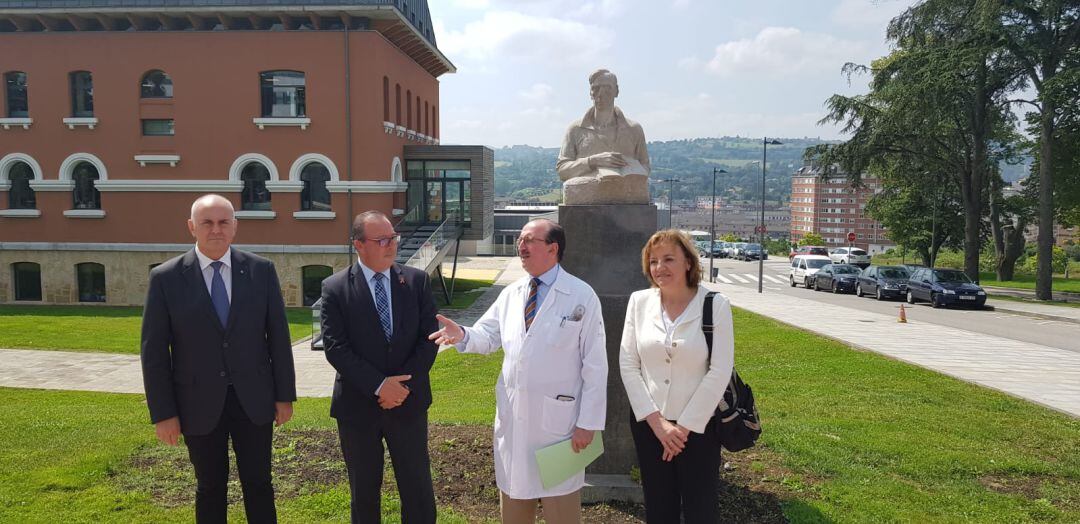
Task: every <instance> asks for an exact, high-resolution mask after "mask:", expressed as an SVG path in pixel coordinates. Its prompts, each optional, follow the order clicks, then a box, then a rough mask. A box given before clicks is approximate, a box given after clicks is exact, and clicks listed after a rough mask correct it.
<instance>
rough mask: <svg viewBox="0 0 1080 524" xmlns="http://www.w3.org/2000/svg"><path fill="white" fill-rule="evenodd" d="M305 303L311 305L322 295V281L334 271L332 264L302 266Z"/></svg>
mask: <svg viewBox="0 0 1080 524" xmlns="http://www.w3.org/2000/svg"><path fill="white" fill-rule="evenodd" d="M300 272H301V275H302V276H301V287H302V288H303V293H304V305H305V306H311V305H313V304H315V302H317V301H318V300H319V297H321V296H322V281H323V280H324V279H325V278H326V277H328V276H330V275H331V274H333V273H334V270H333V269H331V268H330V266H304V267H302V268H300Z"/></svg>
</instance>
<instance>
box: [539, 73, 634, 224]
mask: <svg viewBox="0 0 1080 524" xmlns="http://www.w3.org/2000/svg"><path fill="white" fill-rule="evenodd" d="M589 94H590V96H591V97H592V101H593V106H592V108H590V109H589V110H588V111H587V112H586V113H585V116H584V117H582V118H581V120H578V121H576V122H574V123H572V124H570V128H569V129H567V130H566V136H565V137H564V138H563V143H562V149H560V150H559V160H558V162H557V163H556V164H555V170H556V171H558V172H559V178H560V179H561V180H562V181H563V203H565V204H568V205H580V204H648V203H649V169H650V168H649V152H648V151H647V150H646V149H645V132H644V131H643V130H642V129H641V126H640V125H638V124H637V123H636V122H633V121H631V120H628V119H627V118H626V117H625V116H623V113H622V111H621V110H620V109H619V108H618V107H615V97H617V96H619V82H618V79H617V78H616V77H615V74H614V73H612V72H611V71H608V70H607V69H600V70H598V71H596V72H594V73H593V74H591V75H589Z"/></svg>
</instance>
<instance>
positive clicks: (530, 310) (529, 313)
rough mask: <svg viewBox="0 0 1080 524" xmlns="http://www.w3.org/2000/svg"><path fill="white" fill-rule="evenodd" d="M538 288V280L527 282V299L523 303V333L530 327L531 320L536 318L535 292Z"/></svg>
mask: <svg viewBox="0 0 1080 524" xmlns="http://www.w3.org/2000/svg"><path fill="white" fill-rule="evenodd" d="M539 287H540V279H539V278H535V277H534V278H533V279H532V281H530V282H529V298H528V299H527V300H526V301H525V331H528V330H529V328H530V327H532V322H533V319H534V318H536V308H537V304H536V290H537V288H539Z"/></svg>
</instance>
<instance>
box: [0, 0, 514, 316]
mask: <svg viewBox="0 0 1080 524" xmlns="http://www.w3.org/2000/svg"><path fill="white" fill-rule="evenodd" d="M0 49H2V50H3V52H0V75H2V81H3V85H2V89H0V95H2V96H0V302H12V301H20V302H22V301H26V302H37V303H74V302H90V303H94V302H97V303H106V304H117V305H119V304H139V303H141V302H142V300H143V294H144V292H145V291H144V290H145V284H146V282H147V280H148V273H149V269H150V268H151V267H152V266H153V265H156V264H158V263H160V262H162V261H164V260H166V259H168V258H170V257H172V256H175V255H177V254H179V253H182V252H183V251H186V250H188V249H190V248H191V245H192V239H191V237H190V235H189V234H188V232H187V229H186V226H185V224H184V221H185V219H186V216H187V214H188V209H189V206H190V204H191V202H192V201H193V200H194V199H195V198H196V197H198V196H199V195H201V194H205V193H219V194H222V195H224V196H226V197H227V198H229V199H230V200H232V202H233V204H234V206H235V207H236V209H237V211H238V212H237V217H238V219H239V220H240V225H239V232H238V235H237V242H238V244H239V245H240V247H242V248H246V249H250V250H252V251H255V252H257V253H260V254H263V255H265V256H268V257H270V258H271V259H273V260H274V262H275V263H276V264H277V266H278V271H279V275H280V277H281V280H282V288H283V292H284V294H285V299H286V303H288V304H289V305H300V304H307V303H310V302H312V301H313V300H314V298H317V296H318V287H319V283H320V282H321V279H322V278H323V277H325V276H326V275H328V274H329V273H330V272H332V271H333V270H336V269H339V268H341V267H344V266H345V265H347V264H348V263H350V262H351V260H352V255H351V246H350V245H349V242H348V235H349V226H350V222H351V217H352V216H353V215H354V214H356V213H358V212H361V211H364V210H368V209H377V210H381V211H383V212H385V213H386V214H387V215H391V216H394V217H397V219H398V220H401V221H402V223H401V224H400V227H401V229H403V230H404V231H405V232H406V233H416V234H417V235H420V234H421V233H430V232H431V231H432V230H433V229H434V228H436V227H438V226H440V225H443V224H445V223H447V221H448V220H450V221H451V222H453V223H452V224H451V226H453V227H452V229H454V235H453V237H454V238H453V240H454V241H455V242H456V241H458V240H460V241H462V243H463V244H465V243H468V242H469V241H477V240H481V239H485V238H488V237H490V236H491V234H492V231H493V220H492V217H491V210H492V208H493V202H492V198H491V194H492V192H493V187H494V183H493V182H494V180H493V176H494V175H493V163H494V158H493V153H492V152H491V150H490V149H487V148H483V147H475V146H453V147H447V146H441V145H439V142H440V141H439V136H440V132H439V130H440V119H439V107H440V100H439V81H438V78H439V77H440V76H441V75H443V74H446V73H450V72H454V66H453V64H452V63H451V62H450V61H449V60H448V59H447V58H446V57H445V56H444V55H443V54H442V53H441V52H440V51H439V49H438V47H437V45H436V41H435V37H434V34H433V29H432V24H431V16H430V13H429V11H428V5H427V2H426V1H425V0H308V1H286V0H274V1H265V0H264V1H258V0H20V1H18V2H4V3H2V4H0ZM447 228H451V227H450V226H447ZM421 230H422V231H421ZM447 238H449V237H447ZM425 241H426V237H425V238H418V239H414V242H413V244H409V240H408V239H407V240H406V241H404V242H403V244H402V248H403V258H402V262H403V263H405V262H410V258H409V257H410V256H411V255H412V248H415V250H419V248H420V247H422V246H423V245H424V242H425ZM409 245H412V248H410V249H405V248H406V247H409ZM438 247H442V244H440V246H438ZM467 250H468V248H467V247H464V248H463V251H467ZM428 251H430V249H429V250H428ZM429 255H430V253H429ZM428 258H429V259H428V260H426V261H424V263H423V264H421V265H425V267H427V268H428V269H431V267H433V266H429V265H426V264H428V263H432V264H437V262H438V260H436V259H434V258H432V257H431V256H429V257H428ZM413 262H415V261H413ZM414 265H415V264H414Z"/></svg>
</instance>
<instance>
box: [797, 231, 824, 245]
mask: <svg viewBox="0 0 1080 524" xmlns="http://www.w3.org/2000/svg"><path fill="white" fill-rule="evenodd" d="M799 245H800V246H824V245H825V239H824V238H821V235H819V234H817V233H814V232H810V233H807V234H805V235H803V237H802V240H801V241H800V242H799Z"/></svg>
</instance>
